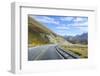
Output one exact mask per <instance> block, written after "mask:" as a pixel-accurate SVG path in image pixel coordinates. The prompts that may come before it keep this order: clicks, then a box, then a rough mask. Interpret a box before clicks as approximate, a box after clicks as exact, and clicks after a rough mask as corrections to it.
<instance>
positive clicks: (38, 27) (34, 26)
mask: <svg viewBox="0 0 100 76" xmlns="http://www.w3.org/2000/svg"><path fill="white" fill-rule="evenodd" d="M61 42H66V43H68V42H67V41H66V40H65V39H63V38H62V37H61V36H59V35H57V34H55V33H54V32H53V31H51V30H50V29H48V28H47V27H45V26H43V25H42V24H41V23H39V22H37V21H36V20H34V19H33V18H31V17H28V45H29V47H30V46H37V45H43V44H51V43H55V44H56V43H61Z"/></svg>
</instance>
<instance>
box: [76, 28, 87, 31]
mask: <svg viewBox="0 0 100 76" xmlns="http://www.w3.org/2000/svg"><path fill="white" fill-rule="evenodd" d="M75 28H78V29H79V30H80V31H82V32H88V27H75Z"/></svg>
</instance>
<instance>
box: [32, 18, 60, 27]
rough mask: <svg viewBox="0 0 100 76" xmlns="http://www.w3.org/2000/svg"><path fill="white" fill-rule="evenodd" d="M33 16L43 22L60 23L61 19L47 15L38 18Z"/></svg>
mask: <svg viewBox="0 0 100 76" xmlns="http://www.w3.org/2000/svg"><path fill="white" fill-rule="evenodd" d="M33 18H35V19H36V20H38V21H40V22H43V23H52V24H56V25H59V21H56V20H55V19H54V18H50V17H46V16H44V17H41V18H37V17H33Z"/></svg>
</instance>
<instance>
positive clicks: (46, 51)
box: [28, 44, 73, 61]
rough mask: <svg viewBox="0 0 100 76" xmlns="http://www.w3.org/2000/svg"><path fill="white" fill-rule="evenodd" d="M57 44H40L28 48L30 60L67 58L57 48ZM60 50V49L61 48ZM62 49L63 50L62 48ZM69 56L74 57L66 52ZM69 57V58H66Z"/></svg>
mask: <svg viewBox="0 0 100 76" xmlns="http://www.w3.org/2000/svg"><path fill="white" fill-rule="evenodd" d="M56 47H57V45H56V44H51V45H44V46H38V47H33V48H29V49H28V60H29V61H32V60H56V59H65V57H63V56H62V55H61V53H59V52H58V50H57V49H56ZM59 50H60V49H59ZM60 51H61V50H60ZM66 56H68V57H69V58H73V57H71V56H69V55H68V54H66ZM66 59H67V58H66Z"/></svg>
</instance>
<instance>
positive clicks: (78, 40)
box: [64, 33, 88, 44]
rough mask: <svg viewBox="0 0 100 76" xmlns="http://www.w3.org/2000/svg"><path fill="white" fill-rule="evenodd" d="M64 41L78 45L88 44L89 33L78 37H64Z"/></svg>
mask: <svg viewBox="0 0 100 76" xmlns="http://www.w3.org/2000/svg"><path fill="white" fill-rule="evenodd" d="M64 39H66V40H67V41H69V42H71V43H73V44H76V43H80V44H88V33H83V34H81V35H76V36H64Z"/></svg>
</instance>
